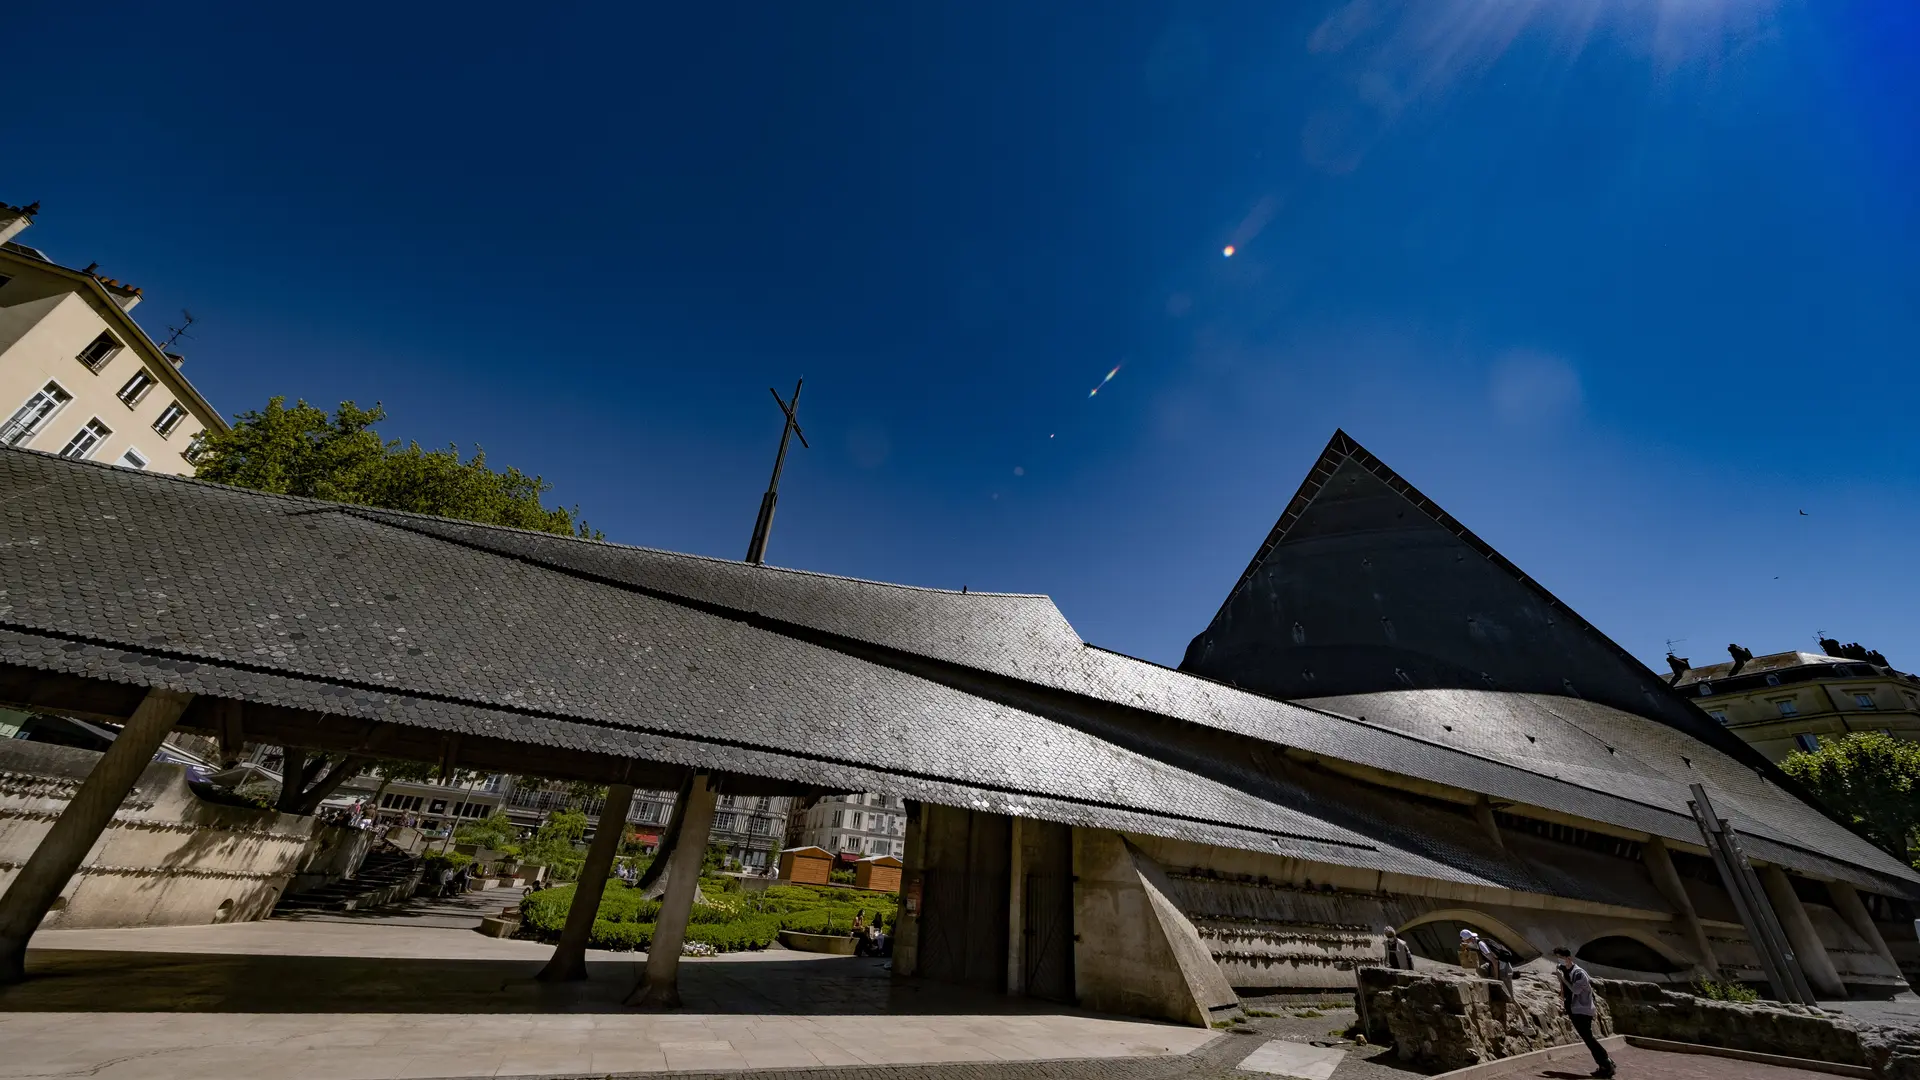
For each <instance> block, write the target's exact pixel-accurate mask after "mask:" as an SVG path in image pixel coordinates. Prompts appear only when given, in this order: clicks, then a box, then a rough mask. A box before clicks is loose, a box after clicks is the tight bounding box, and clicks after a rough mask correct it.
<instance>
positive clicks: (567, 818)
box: [520, 810, 587, 881]
mask: <svg viewBox="0 0 1920 1080" xmlns="http://www.w3.org/2000/svg"><path fill="white" fill-rule="evenodd" d="M586 835H587V815H586V814H584V813H582V812H580V811H579V810H556V811H554V812H553V813H551V814H548V815H547V820H546V822H545V823H544V824H542V825H541V826H540V830H539V831H538V832H536V833H534V834H533V838H532V839H531V840H528V841H527V842H526V843H524V844H522V845H520V860H521V861H522V862H525V863H529V864H533V865H538V866H545V867H546V868H547V870H548V875H547V876H548V877H549V878H550V879H552V880H554V881H572V880H573V879H574V878H577V877H579V876H580V864H581V863H582V862H583V861H585V858H586V856H585V855H584V854H583V853H582V852H581V851H580V847H579V845H580V841H581V839H582V838H584V837H585V836H586Z"/></svg>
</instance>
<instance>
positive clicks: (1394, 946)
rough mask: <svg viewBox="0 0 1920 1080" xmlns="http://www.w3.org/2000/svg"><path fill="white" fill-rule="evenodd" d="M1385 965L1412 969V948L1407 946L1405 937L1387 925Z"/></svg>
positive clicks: (1407, 969) (1406, 969)
mask: <svg viewBox="0 0 1920 1080" xmlns="http://www.w3.org/2000/svg"><path fill="white" fill-rule="evenodd" d="M1386 944H1387V966H1388V967H1390V968H1400V969H1402V970H1405V971H1412V970H1413V950H1411V949H1409V948H1407V939H1406V938H1403V937H1401V936H1400V935H1399V934H1398V933H1396V932H1395V931H1394V929H1393V927H1391V926H1389V927H1387V942H1386Z"/></svg>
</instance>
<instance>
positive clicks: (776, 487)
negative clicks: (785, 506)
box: [747, 379, 813, 566]
mask: <svg viewBox="0 0 1920 1080" xmlns="http://www.w3.org/2000/svg"><path fill="white" fill-rule="evenodd" d="M806 381H807V380H805V379H801V380H799V381H798V382H796V383H794V384H793V400H792V401H782V400H781V398H780V391H778V390H775V389H774V388H773V387H771V386H769V387H767V393H769V394H772V395H773V400H774V401H776V402H779V405H780V411H781V412H783V413H785V414H786V415H787V422H786V425H785V426H784V427H782V428H781V429H780V451H779V453H776V454H775V455H774V456H773V479H771V480H768V481H767V493H766V494H765V495H762V496H761V497H760V517H759V520H757V521H755V522H754V523H753V539H752V540H750V541H748V543H747V561H748V562H750V563H753V564H754V565H756V566H757V565H759V564H760V563H763V562H766V561H767V536H768V534H769V533H771V532H773V504H774V503H777V502H779V501H780V470H781V468H782V467H784V466H785V465H786V463H787V440H788V439H789V438H790V437H792V436H794V435H798V436H800V445H801V446H804V447H806V448H807V449H809V450H811V449H813V448H812V447H811V446H807V433H806V432H804V431H801V430H800V418H799V417H798V416H796V415H795V410H797V409H799V408H800V387H801V386H803V385H804V384H805V383H806Z"/></svg>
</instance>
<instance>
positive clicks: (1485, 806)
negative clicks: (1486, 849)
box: [1473, 795, 1507, 851]
mask: <svg viewBox="0 0 1920 1080" xmlns="http://www.w3.org/2000/svg"><path fill="white" fill-rule="evenodd" d="M1473 820H1475V821H1477V822H1479V823H1480V831H1481V832H1484V833H1486V834H1487V839H1489V840H1492V841H1493V846H1494V847H1497V848H1499V849H1500V850H1501V851H1505V850H1507V842H1506V841H1505V840H1502V839H1501V838H1500V823H1499V822H1498V821H1495V820H1494V818H1493V803H1492V802H1491V801H1490V800H1488V798H1487V797H1486V796H1485V795H1482V796H1480V797H1479V798H1478V799H1475V800H1474V801H1473Z"/></svg>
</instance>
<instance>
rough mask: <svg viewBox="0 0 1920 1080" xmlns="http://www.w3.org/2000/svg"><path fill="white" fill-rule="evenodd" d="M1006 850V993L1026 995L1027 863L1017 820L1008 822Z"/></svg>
mask: <svg viewBox="0 0 1920 1080" xmlns="http://www.w3.org/2000/svg"><path fill="white" fill-rule="evenodd" d="M1009 828H1010V832H1009V835H1008V841H1009V842H1008V844H1007V848H1008V850H1009V851H1010V854H1009V856H1008V858H1007V993H1008V994H1009V995H1011V996H1013V997H1021V996H1024V995H1025V994H1026V992H1027V860H1026V853H1025V852H1024V851H1022V850H1021V847H1020V819H1019V818H1018V817H1013V818H1010V819H1009Z"/></svg>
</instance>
